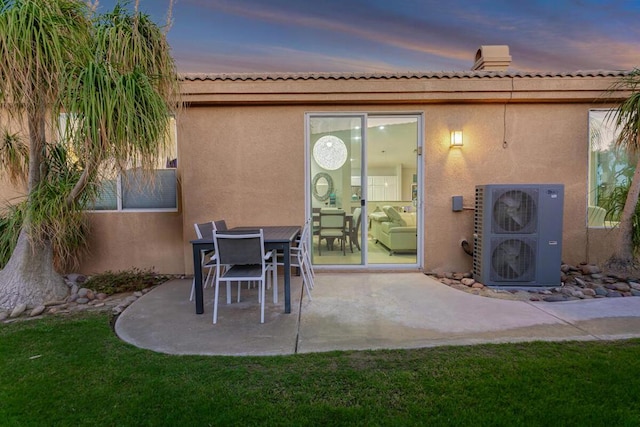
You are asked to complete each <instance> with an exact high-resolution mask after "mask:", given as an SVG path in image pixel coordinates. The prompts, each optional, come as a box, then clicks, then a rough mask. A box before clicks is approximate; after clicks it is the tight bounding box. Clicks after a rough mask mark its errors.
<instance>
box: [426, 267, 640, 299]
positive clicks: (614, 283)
mask: <svg viewBox="0 0 640 427" xmlns="http://www.w3.org/2000/svg"><path fill="white" fill-rule="evenodd" d="M425 274H427V275H429V276H432V277H434V278H437V279H438V280H439V281H440V282H441V283H443V284H445V285H448V286H451V287H453V288H456V289H460V290H463V291H465V292H468V293H473V294H475V295H482V296H488V297H493V298H502V299H517V300H524V301H540V300H542V301H547V302H556V301H569V300H578V299H591V298H620V297H636V296H640V279H639V278H635V277H634V278H625V277H621V276H619V275H615V274H609V273H607V274H605V273H603V272H602V270H601V269H600V267H598V266H597V265H593V264H587V263H582V264H580V265H579V266H572V265H570V264H566V263H565V264H562V265H561V266H560V278H561V280H562V282H561V283H562V286H558V287H553V288H550V287H540V288H537V287H531V289H528V290H525V291H522V292H525V296H526V298H523V297H522V295H520V294H519V293H518V292H516V291H509V290H506V291H505V290H504V289H494V288H492V287H486V286H484V285H483V284H481V283H479V282H475V280H473V278H472V277H473V274H472V273H470V272H466V273H454V272H438V273H432V272H425ZM454 277H455V278H459V277H462V278H461V279H460V280H455V279H453V278H454ZM505 292H506V294H507V295H505V294H504V293H505Z"/></svg>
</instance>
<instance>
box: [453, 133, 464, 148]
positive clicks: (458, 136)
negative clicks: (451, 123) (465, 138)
mask: <svg viewBox="0 0 640 427" xmlns="http://www.w3.org/2000/svg"><path fill="white" fill-rule="evenodd" d="M462 145H463V144H462V131H461V130H452V131H451V147H462Z"/></svg>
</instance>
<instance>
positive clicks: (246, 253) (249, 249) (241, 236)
mask: <svg viewBox="0 0 640 427" xmlns="http://www.w3.org/2000/svg"><path fill="white" fill-rule="evenodd" d="M213 240H214V245H215V249H216V254H217V255H218V262H219V263H220V264H224V265H252V264H262V263H263V262H264V238H263V233H262V230H259V231H258V232H257V233H256V232H255V231H246V230H243V231H242V232H230V231H214V232H213Z"/></svg>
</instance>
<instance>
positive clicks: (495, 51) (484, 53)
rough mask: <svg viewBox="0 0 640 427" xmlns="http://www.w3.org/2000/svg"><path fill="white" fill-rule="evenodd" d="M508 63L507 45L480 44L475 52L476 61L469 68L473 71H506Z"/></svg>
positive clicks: (509, 60)
mask: <svg viewBox="0 0 640 427" xmlns="http://www.w3.org/2000/svg"><path fill="white" fill-rule="evenodd" d="M510 64H511V55H509V46H507V45H495V46H480V49H478V52H476V62H475V63H474V64H473V67H472V68H471V69H472V70H473V71H477V70H483V71H506V70H507V68H509V65H510Z"/></svg>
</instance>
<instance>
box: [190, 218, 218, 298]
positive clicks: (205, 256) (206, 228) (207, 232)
mask: <svg viewBox="0 0 640 427" xmlns="http://www.w3.org/2000/svg"><path fill="white" fill-rule="evenodd" d="M193 228H195V229H196V236H197V237H198V239H203V238H204V236H211V234H212V233H213V230H215V223H214V222H213V221H210V222H202V223H195V224H193ZM213 253H214V251H200V263H201V265H202V274H204V272H205V270H206V272H207V277H206V278H205V279H204V281H203V282H202V288H203V289H204V288H206V287H207V283H209V279H210V278H211V277H212V276H211V275H212V273H213V268H214V267H215V261H214V260H212V259H211V257H212V255H213ZM195 291H196V278H195V277H194V278H193V281H192V282H191V295H190V296H189V301H193V296H194V294H195Z"/></svg>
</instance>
